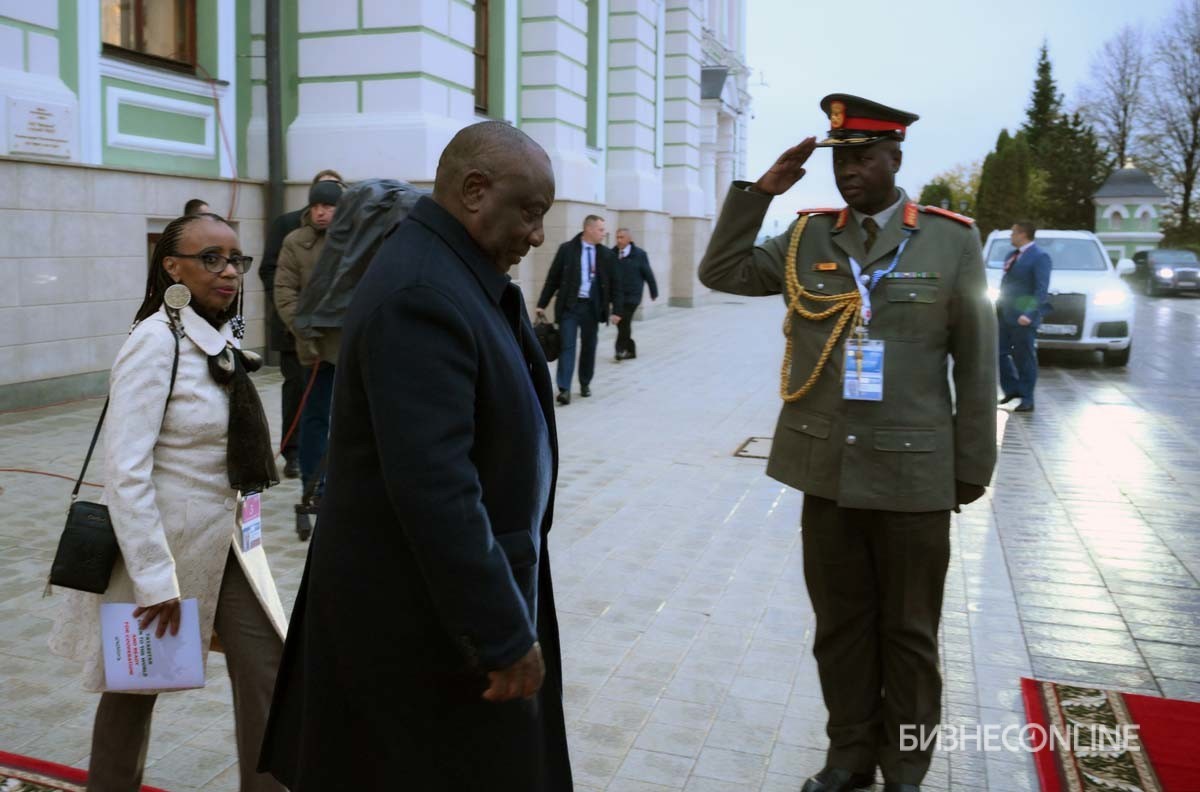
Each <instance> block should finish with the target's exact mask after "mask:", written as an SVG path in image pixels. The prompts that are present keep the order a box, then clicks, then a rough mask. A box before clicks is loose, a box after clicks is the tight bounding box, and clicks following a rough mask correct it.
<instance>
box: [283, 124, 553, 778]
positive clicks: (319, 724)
mask: <svg viewBox="0 0 1200 792" xmlns="http://www.w3.org/2000/svg"><path fill="white" fill-rule="evenodd" d="M553 202H554V172H553V170H552V168H551V165H550V159H549V157H548V156H547V155H546V153H545V151H543V150H542V149H541V147H540V146H538V145H537V143H535V142H534V141H533V140H532V139H530V138H529V137H528V136H527V135H525V134H524V133H523V132H521V131H520V130H517V129H515V128H514V127H511V126H509V125H507V124H505V123H503V122H497V121H489V122H484V123H481V124H475V125H472V126H469V127H467V128H465V129H463V130H462V131H460V132H459V133H458V134H457V135H455V137H454V138H453V139H452V140H451V141H450V144H449V145H448V146H447V147H446V150H445V151H444V152H443V153H442V157H441V160H440V161H439V163H438V169H437V177H436V182H435V185H434V190H433V197H432V198H429V197H424V198H421V199H420V200H419V201H418V202H417V204H416V206H414V207H413V210H412V212H411V213H410V214H409V216H408V219H406V220H405V221H404V222H403V223H402V224H400V225H399V226H398V227H397V229H396V230H395V231H394V232H392V234H391V236H389V237H388V238H387V239H386V240H385V241H384V243H383V245H382V246H381V247H380V249H379V252H378V253H377V254H376V256H375V258H374V261H373V263H372V264H371V267H370V269H368V270H367V272H366V274H365V275H364V276H363V278H362V281H361V282H360V283H359V286H358V289H357V290H356V292H355V295H354V299H353V301H352V302H351V305H350V308H349V311H348V312H347V314H346V318H345V323H344V325H343V328H342V349H341V352H340V354H339V356H338V366H337V374H336V379H335V385H334V399H333V426H332V433H331V437H330V448H329V475H328V479H327V483H326V487H325V494H324V497H323V498H322V501H321V511H320V515H319V520H318V523H317V527H316V531H315V533H314V534H313V539H312V547H311V548H310V550H309V556H308V562H307V564H306V565H305V569H304V578H303V580H302V581H301V584H300V591H299V594H298V596H297V600H296V605H295V608H294V610H293V612H292V620H291V625H290V628H289V630H288V638H287V643H286V646H285V649H284V657H283V662H282V664H281V666H280V669H279V676H278V682H277V685H276V690H275V699H274V702H273V704H272V710H271V717H270V721H269V723H268V726H267V734H266V737H265V739H264V744H263V753H262V758H261V760H260V769H262V770H264V771H269V772H271V773H272V774H273V775H274V776H275V777H276V778H277V779H279V781H280V782H281V783H283V784H284V785H285V786H287V787H288V788H289V789H290V790H292V792H330V791H331V790H350V789H354V790H392V789H406V790H422V792H424V791H425V790H429V791H430V792H432V791H433V790H437V792H478V790H489V792H570V790H571V789H572V780H571V768H570V759H569V756H568V753H567V739H566V726H565V722H564V717H563V703H562V662H561V659H560V654H559V638H558V623H557V621H556V618H555V610H554V592H553V590H552V588H551V578H550V556H549V551H548V545H547V534H548V532H549V530H550V524H551V521H552V518H553V511H554V487H555V480H556V475H557V468H558V446H557V439H556V433H555V424H554V404H553V401H552V396H553V390H552V389H551V385H550V377H549V374H548V372H547V370H546V359H545V357H544V356H543V355H542V352H541V349H540V347H539V346H538V343H537V340H536V339H535V337H534V333H533V327H532V325H530V323H529V315H528V313H527V312H526V310H525V302H524V299H523V297H522V296H521V291H520V289H519V288H517V286H516V284H514V283H513V282H512V280H511V279H510V278H509V277H508V275H507V272H508V270H509V268H511V267H512V266H514V265H515V264H517V263H518V262H519V261H520V260H521V259H522V258H523V257H524V256H525V255H526V254H527V253H528V252H529V249H530V248H531V247H535V246H537V245H540V244H541V243H542V241H543V239H544V238H545V237H544V234H543V231H542V218H543V217H544V215H545V213H546V211H547V210H548V209H549V208H550V206H551V204H552V203H553Z"/></svg>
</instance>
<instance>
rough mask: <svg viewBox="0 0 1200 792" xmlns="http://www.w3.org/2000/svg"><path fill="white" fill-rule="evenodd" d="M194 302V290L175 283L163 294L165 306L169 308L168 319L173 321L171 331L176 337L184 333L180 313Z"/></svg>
mask: <svg viewBox="0 0 1200 792" xmlns="http://www.w3.org/2000/svg"><path fill="white" fill-rule="evenodd" d="M191 302H192V290H191V289H189V288H188V287H187V286H184V285H183V284H182V283H175V284H172V285H170V286H168V287H167V290H166V291H164V292H163V305H165V306H166V307H167V318H168V319H170V320H171V329H172V330H174V331H175V334H176V335H179V334H180V333H182V331H183V330H182V323H181V320H180V316H179V312H180V311H182V310H183V309H184V308H187V307H188V305H190V304H191Z"/></svg>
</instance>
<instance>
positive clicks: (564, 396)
mask: <svg viewBox="0 0 1200 792" xmlns="http://www.w3.org/2000/svg"><path fill="white" fill-rule="evenodd" d="M556 401H558V403H559V404H562V405H567V404H570V403H571V392H570V391H565V390H560V391H559V392H558V399H557V400H556Z"/></svg>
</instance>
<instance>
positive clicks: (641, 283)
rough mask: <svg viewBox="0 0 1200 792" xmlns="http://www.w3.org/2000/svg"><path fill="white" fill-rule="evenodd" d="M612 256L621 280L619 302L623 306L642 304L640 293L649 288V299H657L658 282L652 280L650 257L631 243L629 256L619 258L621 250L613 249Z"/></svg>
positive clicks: (652, 271)
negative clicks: (614, 258)
mask: <svg viewBox="0 0 1200 792" xmlns="http://www.w3.org/2000/svg"><path fill="white" fill-rule="evenodd" d="M613 256H615V257H616V259H617V274H618V276H619V277H620V279H621V302H622V303H624V304H625V305H639V304H641V302H642V292H643V291H644V290H645V288H646V286H647V285H649V286H650V297H651V299H655V300H657V299H658V282H657V281H656V280H654V270H653V269H652V268H651V267H650V257H649V256H647V255H646V251H645V250H642V249H641V248H640V247H638V246H637V245H635V244H633V243H632V242H630V243H629V255H628V256H626V257H625V258H621V249H620V248H618V247H615V246H614V247H613Z"/></svg>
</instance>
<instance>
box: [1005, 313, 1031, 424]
mask: <svg viewBox="0 0 1200 792" xmlns="http://www.w3.org/2000/svg"><path fill="white" fill-rule="evenodd" d="M999 328H1000V342H999V344H998V346H999V347H1000V389H1001V390H1002V391H1004V395H1005V396H1017V397H1020V399H1021V404H1023V405H1030V406H1031V405H1032V404H1033V389H1034V387H1035V386H1036V385H1037V377H1038V362H1037V325H1036V324H1031V325H1029V326H1027V327H1022V326H1021V325H1019V324H1017V323H1016V322H1006V321H1004V320H1003V319H1001V320H1000V322H999Z"/></svg>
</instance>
